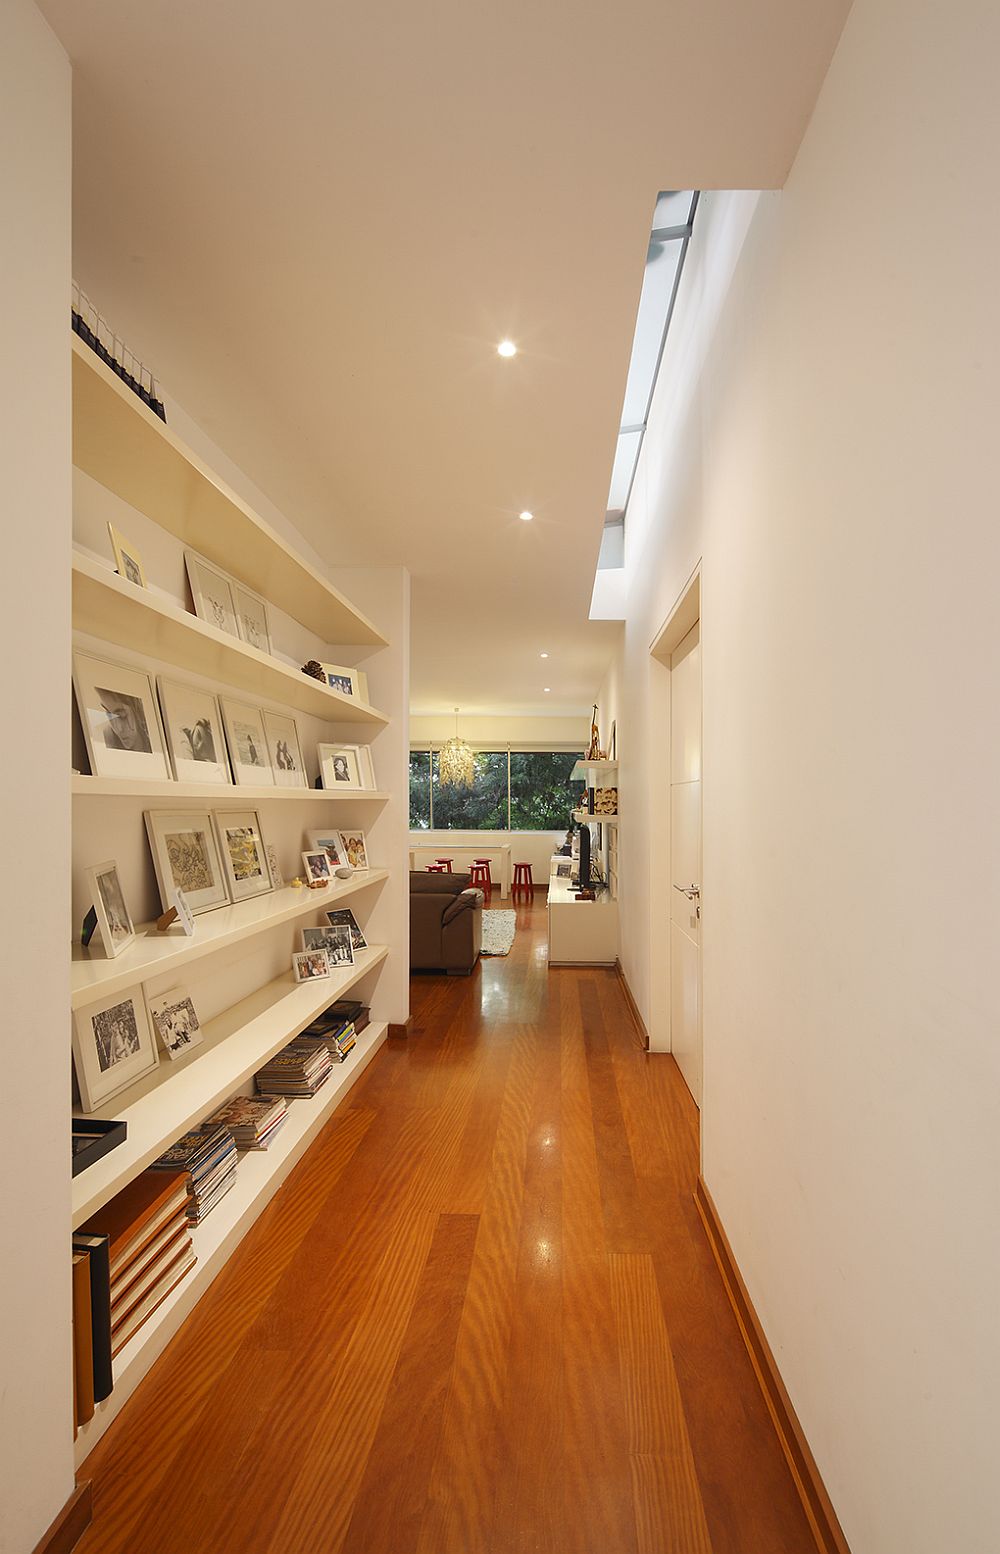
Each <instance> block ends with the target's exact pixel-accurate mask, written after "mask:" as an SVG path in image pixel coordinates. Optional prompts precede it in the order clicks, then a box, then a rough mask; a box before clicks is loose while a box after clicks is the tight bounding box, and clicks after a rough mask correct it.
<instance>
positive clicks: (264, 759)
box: [220, 696, 274, 788]
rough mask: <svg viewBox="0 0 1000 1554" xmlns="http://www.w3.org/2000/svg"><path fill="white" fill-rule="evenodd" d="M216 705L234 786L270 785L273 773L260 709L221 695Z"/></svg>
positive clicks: (272, 781) (272, 784) (270, 786)
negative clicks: (220, 713) (217, 705)
mask: <svg viewBox="0 0 1000 1554" xmlns="http://www.w3.org/2000/svg"><path fill="white" fill-rule="evenodd" d="M220 704H221V707H222V721H223V722H224V724H225V725H226V739H227V741H228V743H229V759H230V760H231V762H232V764H233V777H234V779H235V781H236V784H237V786H239V785H240V784H252V785H253V786H254V787H257V788H273V787H274V773H273V771H272V770H271V762H270V760H269V759H268V754H267V736H266V735H265V733H264V719H263V717H262V716H261V711H260V708H259V707H252V706H251V705H250V703H249V702H245V701H230V700H229V698H228V697H225V696H223V697H222V698H221V702H220Z"/></svg>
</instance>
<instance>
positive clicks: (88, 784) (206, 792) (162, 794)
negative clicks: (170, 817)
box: [71, 773, 389, 807]
mask: <svg viewBox="0 0 1000 1554" xmlns="http://www.w3.org/2000/svg"><path fill="white" fill-rule="evenodd" d="M71 792H72V794H73V797H74V798H110V799H128V798H138V799H215V800H218V801H219V802H221V803H223V804H237V803H238V804H241V805H244V807H245V805H246V804H247V803H252V804H259V803H261V801H262V800H264V799H282V800H285V801H286V802H290V803H293V804H313V803H319V804H328V803H330V802H331V801H332V802H334V803H337V804H341V803H344V802H345V801H352V802H354V803H369V804H384V803H385V802H386V800H387V799H388V797H389V795H388V793H383V792H382V791H381V790H377V789H374V788H348V789H344V788H279V787H276V786H275V787H272V788H256V787H250V786H249V785H248V786H246V787H237V786H236V785H235V784H234V783H231V782H154V781H141V780H139V781H136V780H135V779H133V778H131V777H90V776H88V775H87V774H86V773H81V774H79V775H77V776H75V777H73V779H72V785H71Z"/></svg>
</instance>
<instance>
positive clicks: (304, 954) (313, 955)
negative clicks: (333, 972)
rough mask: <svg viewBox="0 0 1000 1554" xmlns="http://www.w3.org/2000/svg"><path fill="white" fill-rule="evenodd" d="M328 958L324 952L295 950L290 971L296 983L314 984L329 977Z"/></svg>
mask: <svg viewBox="0 0 1000 1554" xmlns="http://www.w3.org/2000/svg"><path fill="white" fill-rule="evenodd" d="M330 969H331V968H330V957H329V956H328V955H327V953H326V951H325V950H296V951H295V952H294V953H293V955H292V970H293V971H294V973H295V980H296V982H315V981H317V980H319V979H320V978H322V977H328V976H329V975H330Z"/></svg>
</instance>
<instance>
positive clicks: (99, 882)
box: [87, 859, 135, 956]
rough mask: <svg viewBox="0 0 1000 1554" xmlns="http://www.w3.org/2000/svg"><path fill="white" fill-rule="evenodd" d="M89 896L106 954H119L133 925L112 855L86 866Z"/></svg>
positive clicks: (130, 939) (131, 934) (129, 938)
mask: <svg viewBox="0 0 1000 1554" xmlns="http://www.w3.org/2000/svg"><path fill="white" fill-rule="evenodd" d="M87 884H88V885H89V886H90V899H91V900H92V901H93V903H94V911H95V912H96V913H97V926H98V928H99V929H100V930H101V942H102V943H103V945H104V953H105V955H109V956H115V955H119V954H120V953H121V951H122V950H123V949H124V948H125V946H126V945H127V944H131V943H132V940H133V939H134V938H135V929H134V928H133V926H132V919H131V917H130V916H129V910H128V907H127V906H126V905H125V893H124V891H123V890H122V886H121V880H120V879H119V878H118V865H117V864H116V863H115V862H114V860H113V859H110V860H109V861H108V862H107V863H99V864H97V865H96V866H95V867H94V868H92V869H88V870H87Z"/></svg>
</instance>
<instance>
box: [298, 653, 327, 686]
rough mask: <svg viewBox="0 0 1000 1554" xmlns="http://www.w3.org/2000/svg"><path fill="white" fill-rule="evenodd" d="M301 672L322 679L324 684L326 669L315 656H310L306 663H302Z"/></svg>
mask: <svg viewBox="0 0 1000 1554" xmlns="http://www.w3.org/2000/svg"><path fill="white" fill-rule="evenodd" d="M302 673H303V674H309V675H312V677H313V679H314V680H322V682H323V684H324V685H325V684H326V671H325V670H324V668H323V665H322V664H320V663H317V661H316V659H315V658H311V659H310V660H309V662H308V664H303V665H302Z"/></svg>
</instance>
